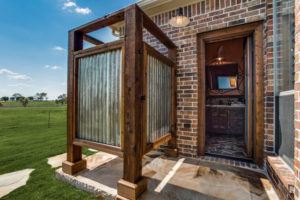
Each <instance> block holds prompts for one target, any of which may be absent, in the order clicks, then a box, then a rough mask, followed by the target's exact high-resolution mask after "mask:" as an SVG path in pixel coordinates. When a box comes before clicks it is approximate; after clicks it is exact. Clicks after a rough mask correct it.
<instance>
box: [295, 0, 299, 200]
mask: <svg viewBox="0 0 300 200" xmlns="http://www.w3.org/2000/svg"><path fill="white" fill-rule="evenodd" d="M295 18H296V19H295V176H296V183H295V199H300V194H299V193H300V0H295Z"/></svg>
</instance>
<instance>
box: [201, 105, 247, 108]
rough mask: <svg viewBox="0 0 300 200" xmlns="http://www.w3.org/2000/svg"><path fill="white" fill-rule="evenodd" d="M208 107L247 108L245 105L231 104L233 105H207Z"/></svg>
mask: <svg viewBox="0 0 300 200" xmlns="http://www.w3.org/2000/svg"><path fill="white" fill-rule="evenodd" d="M206 107H213V108H245V107H246V106H245V104H231V105H206Z"/></svg>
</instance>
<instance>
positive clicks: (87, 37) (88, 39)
mask: <svg viewBox="0 0 300 200" xmlns="http://www.w3.org/2000/svg"><path fill="white" fill-rule="evenodd" d="M83 40H84V41H86V42H89V43H91V44H94V45H100V44H104V42H102V41H100V40H98V39H96V38H94V37H92V36H90V35H87V34H84V35H83Z"/></svg>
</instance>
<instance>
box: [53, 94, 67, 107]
mask: <svg viewBox="0 0 300 200" xmlns="http://www.w3.org/2000/svg"><path fill="white" fill-rule="evenodd" d="M55 102H56V103H57V104H59V103H60V104H62V105H63V104H65V103H67V95H66V94H62V95H59V96H58V97H57V99H56V100H55Z"/></svg>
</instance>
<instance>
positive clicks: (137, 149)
mask: <svg viewBox="0 0 300 200" xmlns="http://www.w3.org/2000/svg"><path fill="white" fill-rule="evenodd" d="M142 22H143V15H142V14H141V12H140V10H139V9H138V7H137V5H132V6H130V7H128V8H127V9H126V10H125V66H124V73H125V74H124V80H125V81H124V86H123V87H124V88H123V89H124V105H126V106H125V108H124V120H125V122H124V123H125V124H124V166H123V179H121V180H119V182H118V198H119V199H124V198H125V199H137V197H138V196H139V195H140V194H141V193H143V192H144V191H145V190H146V188H147V181H146V179H145V178H143V177H142V157H143V133H142V123H143V122H142V105H143V102H142V101H143V100H142V98H141V97H142V89H143V79H142V77H143V70H142V68H143V23H142ZM144 123H145V122H144Z"/></svg>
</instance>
